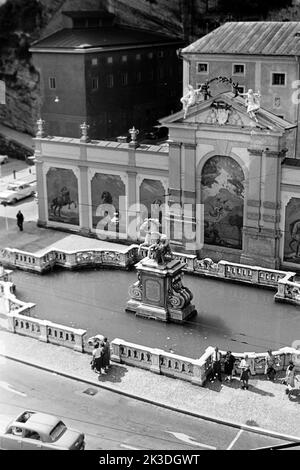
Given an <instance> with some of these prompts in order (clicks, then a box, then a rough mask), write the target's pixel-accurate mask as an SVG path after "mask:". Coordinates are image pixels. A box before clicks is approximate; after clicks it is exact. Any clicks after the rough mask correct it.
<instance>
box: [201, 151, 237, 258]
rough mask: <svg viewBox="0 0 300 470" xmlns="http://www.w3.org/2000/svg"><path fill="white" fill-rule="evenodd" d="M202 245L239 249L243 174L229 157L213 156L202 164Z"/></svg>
mask: <svg viewBox="0 0 300 470" xmlns="http://www.w3.org/2000/svg"><path fill="white" fill-rule="evenodd" d="M201 201H202V203H203V204H204V242H205V243H206V244H209V245H218V246H224V247H228V248H233V249H242V229H243V209H244V173H243V170H242V168H241V166H240V165H239V164H238V163H237V162H236V161H235V160H234V159H233V158H231V157H227V156H221V155H216V156H214V157H212V158H210V159H209V160H208V161H207V162H206V163H205V165H204V167H203V170H202V178H201Z"/></svg>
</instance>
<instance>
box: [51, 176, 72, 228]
mask: <svg viewBox="0 0 300 470" xmlns="http://www.w3.org/2000/svg"><path fill="white" fill-rule="evenodd" d="M46 179H47V200H48V220H50V221H53V222H61V223H64V224H71V225H79V208H78V180H77V178H76V176H75V174H74V173H73V171H72V170H68V169H66V168H54V167H52V168H50V169H49V171H48V173H47V176H46Z"/></svg>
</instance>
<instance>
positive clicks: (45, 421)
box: [13, 412, 60, 435]
mask: <svg viewBox="0 0 300 470" xmlns="http://www.w3.org/2000/svg"><path fill="white" fill-rule="evenodd" d="M59 421H60V419H59V418H57V417H56V416H52V415H49V414H46V413H39V412H37V413H33V414H32V415H31V416H30V417H29V418H28V419H27V421H26V422H25V423H22V422H19V421H15V422H14V423H13V425H14V426H17V427H22V428H25V429H30V430H32V431H36V432H38V433H42V434H45V435H48V434H49V433H50V431H52V429H53V428H54V426H56V425H57V423H59Z"/></svg>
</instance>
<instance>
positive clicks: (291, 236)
mask: <svg viewBox="0 0 300 470" xmlns="http://www.w3.org/2000/svg"><path fill="white" fill-rule="evenodd" d="M284 260H285V261H289V262H290V263H297V264H300V199H298V198H295V197H293V198H292V199H291V200H290V201H289V203H288V204H287V206H286V209H285V232H284Z"/></svg>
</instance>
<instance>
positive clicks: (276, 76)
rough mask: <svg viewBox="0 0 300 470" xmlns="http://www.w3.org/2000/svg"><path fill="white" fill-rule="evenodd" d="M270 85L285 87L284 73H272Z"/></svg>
mask: <svg viewBox="0 0 300 470" xmlns="http://www.w3.org/2000/svg"><path fill="white" fill-rule="evenodd" d="M272 85H280V86H284V85H285V73H277V72H273V73H272Z"/></svg>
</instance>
